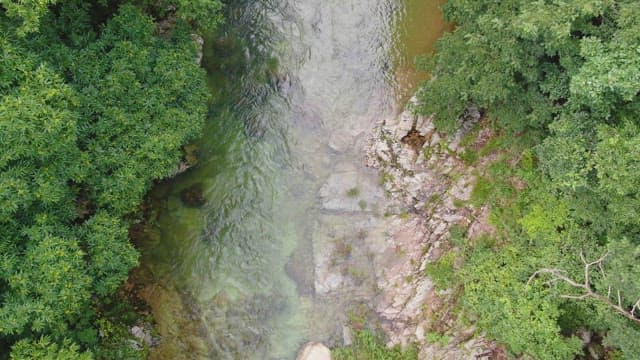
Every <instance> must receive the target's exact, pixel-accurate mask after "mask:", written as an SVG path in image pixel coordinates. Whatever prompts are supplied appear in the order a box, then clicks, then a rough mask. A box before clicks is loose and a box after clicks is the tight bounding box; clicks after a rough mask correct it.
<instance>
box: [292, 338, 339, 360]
mask: <svg viewBox="0 0 640 360" xmlns="http://www.w3.org/2000/svg"><path fill="white" fill-rule="evenodd" d="M296 360H331V350H329V348H328V347H326V346H325V345H324V344H322V343H317V342H310V343H308V344H307V345H305V346H304V347H303V348H302V349H301V350H300V352H299V353H298V357H297V358H296Z"/></svg>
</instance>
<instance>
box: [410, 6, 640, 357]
mask: <svg viewBox="0 0 640 360" xmlns="http://www.w3.org/2000/svg"><path fill="white" fill-rule="evenodd" d="M443 9H444V13H445V16H446V17H447V19H448V20H449V21H451V22H453V23H455V25H456V27H455V29H454V30H453V32H451V33H449V34H445V35H444V36H443V37H442V39H441V40H440V41H439V44H438V46H437V51H436V53H435V54H434V55H432V56H429V57H424V58H422V59H421V60H420V61H419V64H420V65H421V66H423V67H424V68H426V69H429V70H430V71H431V72H432V74H433V75H434V76H433V78H432V79H431V80H429V81H428V82H426V83H425V84H424V85H423V87H422V89H421V92H420V94H419V95H420V99H421V101H422V105H421V107H420V111H422V112H424V113H427V114H431V113H436V120H437V123H438V125H439V126H440V127H441V128H445V129H446V128H449V129H451V128H454V127H455V126H457V119H458V117H459V116H460V115H461V114H462V113H463V111H464V110H465V108H466V107H467V106H469V105H471V104H473V105H475V106H479V107H481V108H485V109H486V110H487V113H488V116H489V118H490V119H492V120H494V123H495V125H496V126H500V127H502V128H503V129H505V130H506V131H507V132H506V133H507V134H509V136H513V135H522V134H524V133H526V134H528V135H529V136H528V138H534V139H536V143H537V145H535V147H534V149H533V152H532V153H533V154H535V155H536V157H535V160H536V161H535V162H534V163H535V164H536V165H537V167H532V168H531V169H529V170H528V171H529V172H530V174H526V173H524V174H523V173H520V174H519V176H523V177H524V178H525V179H526V180H527V185H528V187H527V189H525V190H524V191H520V193H519V194H518V195H517V196H518V199H517V200H516V201H515V203H516V204H518V207H519V208H518V209H515V210H514V211H512V208H505V209H501V208H500V207H501V206H503V204H506V203H513V201H511V202H508V201H507V202H505V201H503V202H500V201H498V202H495V201H494V202H493V203H492V204H493V205H494V206H495V207H496V208H494V215H493V216H494V219H496V223H497V224H503V226H504V228H503V229H501V230H502V231H501V233H502V234H505V235H504V237H505V238H503V239H498V240H499V241H495V242H494V243H495V244H496V245H495V246H494V248H493V249H490V250H486V249H478V250H477V251H473V252H471V253H470V254H469V256H468V259H467V261H466V263H465V265H464V266H463V269H462V274H463V275H464V276H457V278H459V279H462V282H463V285H464V289H465V294H464V295H463V298H462V299H463V304H465V305H466V308H467V309H468V316H469V317H471V318H473V319H475V321H476V322H477V323H478V324H479V325H480V326H481V328H482V329H483V330H485V331H487V333H489V334H490V335H492V336H494V337H495V338H497V339H498V340H499V341H501V342H503V343H504V344H506V345H507V346H508V348H509V349H510V350H511V351H512V352H513V353H514V354H528V355H529V356H532V357H535V358H554V359H556V358H558V359H559V358H571V357H573V356H574V355H575V354H576V353H577V352H579V350H580V349H579V344H577V343H575V341H574V340H572V337H571V335H572V334H575V332H576V331H577V329H579V328H584V327H586V328H589V329H592V330H594V331H597V332H599V333H600V334H601V335H603V337H604V341H603V344H604V345H606V346H609V347H612V348H617V349H619V350H620V351H621V353H622V355H623V356H624V357H625V358H638V357H640V351H639V350H640V349H639V348H638V347H637V346H636V345H635V344H634V342H633V339H636V338H637V336H638V335H640V327H639V326H638V322H639V321H640V318H639V317H638V315H639V314H637V310H638V307H639V306H640V304H638V305H636V304H637V301H638V299H640V289H637V286H635V284H633V281H634V280H633V279H637V276H638V275H637V269H636V263H637V260H638V259H637V254H638V251H640V250H639V249H640V248H639V246H640V222H639V220H638V219H640V217H639V215H640V202H639V201H640V194H639V193H638V190H637V188H638V186H637V185H638V181H637V179H638V178H640V140H639V136H640V135H639V134H638V130H639V129H638V124H639V119H640V100H639V98H638V96H639V94H640V63H639V62H638V61H639V60H638V59H639V58H638V56H637V51H638V43H639V40H640V37H639V36H640V35H638V34H640V32H639V30H640V20H639V19H640V4H639V3H638V2H637V1H631V0H554V1H524V0H510V1H506V2H504V1H501V2H495V1H468V0H450V1H448V2H447V3H446V4H445V5H444V7H443ZM531 135H533V136H531ZM514 139H515V142H514V143H517V141H518V139H519V137H514ZM512 146H513V149H511V151H517V145H515V144H514V145H512ZM496 181H498V180H495V181H493V180H492V179H489V180H486V181H483V182H480V185H482V184H489V183H492V182H496ZM481 190H482V191H481ZM487 191H494V192H497V190H494V189H492V188H491V187H487V186H484V187H483V188H479V189H478V191H476V193H481V192H482V193H483V196H482V198H483V199H489V198H492V197H493V196H494V195H491V194H487V193H486V192H487ZM503 196H509V195H508V194H504V195H503ZM520 214H522V215H520ZM512 217H516V218H515V219H512ZM514 220H515V221H514ZM603 254H606V256H604V257H602V256H603ZM592 259H595V260H592ZM594 261H595V262H594ZM587 264H591V265H589V266H590V267H593V268H594V270H593V271H591V272H590V273H589V276H587V277H586V279H585V275H584V274H585V267H589V266H587ZM596 267H597V268H598V269H599V270H595V268H596ZM532 274H535V276H533V277H531V275H532ZM585 281H586V282H585ZM617 289H620V290H619V291H620V296H618V293H617V291H618V290H617ZM623 289H624V290H623ZM565 312H570V313H571V314H574V316H569V315H567V314H566V313H565ZM575 314H579V316H578V315H575ZM569 318H571V320H568V319H569Z"/></svg>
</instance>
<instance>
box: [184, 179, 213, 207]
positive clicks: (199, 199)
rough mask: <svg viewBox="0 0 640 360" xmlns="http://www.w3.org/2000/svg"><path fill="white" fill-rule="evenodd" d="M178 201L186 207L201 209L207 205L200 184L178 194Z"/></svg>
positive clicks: (202, 187)
mask: <svg viewBox="0 0 640 360" xmlns="http://www.w3.org/2000/svg"><path fill="white" fill-rule="evenodd" d="M180 200H182V203H183V204H184V205H185V206H188V207H202V206H203V205H204V204H206V203H207V199H206V198H205V196H204V186H203V185H202V183H197V184H193V185H191V186H190V187H188V188H186V189H184V190H182V191H181V192H180Z"/></svg>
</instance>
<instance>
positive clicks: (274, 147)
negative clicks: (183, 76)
mask: <svg viewBox="0 0 640 360" xmlns="http://www.w3.org/2000/svg"><path fill="white" fill-rule="evenodd" d="M227 11H228V12H229V15H228V19H229V20H228V23H227V24H226V25H225V28H224V29H223V31H222V33H223V34H224V36H221V37H220V38H219V39H215V40H213V41H210V42H209V43H208V44H205V49H204V53H205V58H204V63H205V67H206V68H207V69H210V70H216V72H215V74H212V76H211V79H210V81H211V82H216V84H217V88H218V89H222V90H219V93H220V97H219V98H216V99H215V100H214V106H213V107H212V108H211V111H210V119H209V121H208V123H207V128H206V129H205V136H204V138H203V139H202V140H201V141H200V142H199V144H198V145H199V148H200V153H201V159H200V161H199V163H198V165H197V166H196V167H194V168H192V169H190V170H189V171H187V172H186V173H184V174H182V175H180V176H178V177H176V178H174V179H172V180H170V181H168V182H167V183H164V184H160V185H159V186H157V187H156V189H155V190H154V194H152V196H153V197H155V198H156V206H155V207H156V210H155V211H156V212H155V213H154V214H153V217H152V218H153V219H154V220H153V223H154V229H152V230H150V231H149V234H150V235H151V236H149V238H148V239H147V240H145V241H143V242H142V243H141V247H142V248H143V257H142V264H141V267H140V270H139V271H140V272H139V276H140V279H142V281H143V282H146V284H147V288H148V289H149V290H148V291H147V290H144V291H143V292H142V293H144V294H145V296H147V297H148V298H149V301H150V302H152V303H154V304H155V305H154V308H155V310H154V312H156V311H157V312H158V314H156V318H157V321H158V322H159V323H160V325H159V328H160V329H163V330H162V332H163V334H162V335H163V344H161V345H160V347H157V348H155V349H153V350H152V352H151V353H152V354H151V358H154V359H162V358H167V359H168V358H172V357H175V356H178V355H177V354H180V353H189V354H190V355H189V356H190V357H192V358H202V359H206V358H210V357H215V358H222V359H225V358H229V359H234V358H246V359H253V358H255V359H264V358H270V359H271V358H273V359H280V358H290V357H293V356H295V353H296V351H297V350H298V348H299V347H300V346H301V345H303V344H304V343H305V342H306V341H309V340H311V341H322V342H324V343H326V344H327V345H330V346H341V345H344V344H345V342H348V339H349V334H350V330H349V324H350V323H351V320H352V319H353V317H354V314H358V313H359V312H360V310H362V309H370V310H371V311H368V310H367V311H363V312H364V313H367V314H369V313H375V309H376V301H377V300H376V298H377V297H378V290H377V288H378V280H379V279H378V278H379V276H380V274H378V273H377V271H379V270H380V269H377V268H376V267H375V266H374V265H376V266H377V265H378V264H380V259H378V260H376V261H378V262H372V261H371V259H370V256H374V257H375V256H378V255H375V253H372V252H371V251H370V249H369V248H368V245H367V246H361V243H362V242H363V241H364V242H367V243H368V244H370V245H372V246H374V247H377V248H380V249H384V250H385V251H387V250H388V249H387V248H386V245H387V242H388V239H387V234H386V232H387V230H386V229H385V227H387V226H388V224H387V221H388V220H389V219H390V216H388V214H386V212H387V211H386V210H388V209H387V204H386V202H387V201H388V200H387V198H386V197H385V193H384V191H383V190H382V189H381V188H380V186H379V182H380V180H379V176H378V171H377V170H375V169H371V168H367V167H366V166H365V164H364V163H363V160H362V154H363V153H364V151H365V148H366V147H367V146H368V143H369V137H370V130H371V128H372V127H373V126H375V124H376V123H377V122H378V121H379V120H380V119H383V118H394V117H395V113H396V112H397V108H398V107H399V105H398V104H399V102H398V101H399V100H398V99H399V98H401V97H402V96H400V93H403V92H406V91H408V90H407V87H408V86H410V84H409V83H408V82H407V83H403V84H402V85H399V84H397V83H395V80H391V79H393V78H394V77H395V76H396V75H395V74H394V72H393V69H391V68H390V64H392V63H393V61H395V60H393V59H392V57H393V56H395V55H393V54H394V52H396V51H399V50H398V49H396V48H395V47H396V46H399V45H397V44H396V41H397V40H398V38H397V37H396V34H397V33H398V31H399V30H398V28H397V27H400V25H399V23H400V22H401V21H404V20H402V19H401V18H399V16H400V15H402V14H404V13H402V12H401V11H400V9H399V8H389V7H388V3H386V2H384V1H377V0H371V1H370V2H369V3H362V4H358V5H357V6H349V7H344V6H343V4H339V3H302V4H299V7H292V6H289V5H287V4H279V5H278V6H276V7H272V8H268V7H265V4H261V3H250V4H243V5H238V8H230V9H227ZM405 15H409V14H408V13H407V14H405ZM411 15H412V16H418V15H419V14H416V13H412V14H411ZM363 24H366V27H363ZM441 30H442V29H441V28H438V27H436V29H434V31H441ZM355 33H358V34H361V35H362V36H360V37H358V36H354V35H353V34H355ZM365 38H366V40H365ZM256 39H260V41H257V40H256ZM371 44H377V45H376V46H372V45H371ZM329 50H331V51H329ZM405 50H406V49H405ZM405 50H402V51H405ZM208 54H214V55H213V57H212V56H209V55H208ZM398 56H399V55H398ZM403 61H405V63H404V64H405V65H406V64H407V63H408V62H410V61H409V60H408V59H406V58H403ZM222 70H224V71H225V72H226V74H227V75H226V76H225V78H221V77H220V74H219V73H218V72H217V71H222ZM413 86H415V84H414V85H413ZM403 96H404V95H403ZM194 186H198V188H199V189H201V190H202V196H201V197H198V199H199V201H198V202H199V203H200V205H201V206H199V207H194V206H188V205H187V204H185V203H184V201H183V200H184V198H183V196H182V194H183V193H184V191H185V190H188V189H192V188H193V187H194ZM391 210H393V209H391ZM396 215H398V216H400V215H402V213H401V212H397V213H396ZM402 216H405V215H402ZM169 293H171V294H174V295H169ZM201 345H204V347H202V346H201Z"/></svg>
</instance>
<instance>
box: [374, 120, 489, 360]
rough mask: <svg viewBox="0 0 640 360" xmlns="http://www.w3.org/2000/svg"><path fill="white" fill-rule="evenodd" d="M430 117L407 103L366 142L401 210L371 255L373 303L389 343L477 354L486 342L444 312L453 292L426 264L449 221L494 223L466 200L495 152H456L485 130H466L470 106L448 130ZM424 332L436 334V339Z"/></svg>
mask: <svg viewBox="0 0 640 360" xmlns="http://www.w3.org/2000/svg"><path fill="white" fill-rule="evenodd" d="M432 120H433V119H432V118H427V117H417V116H414V115H413V113H412V112H411V111H410V110H407V111H405V112H403V113H402V114H401V115H400V116H399V117H398V118H397V119H394V120H388V121H386V122H385V123H383V124H380V125H379V126H377V127H376V128H375V129H374V131H373V136H372V138H371V141H370V144H369V147H368V150H367V155H366V159H365V161H366V164H367V166H369V167H372V168H374V169H378V170H379V171H380V172H381V185H382V186H383V188H384V191H385V192H386V193H387V194H388V196H389V198H390V202H389V203H390V206H392V207H395V208H396V209H398V210H399V211H402V212H403V214H404V216H394V218H393V219H391V220H390V221H389V222H388V228H387V229H388V232H389V237H390V241H389V246H388V248H387V249H386V251H385V252H383V253H380V254H379V256H377V259H376V262H378V263H379V266H376V268H377V269H379V270H378V273H377V274H376V278H377V286H378V289H379V294H380V296H379V297H378V300H377V301H376V308H375V309H376V312H377V313H378V314H379V316H380V317H381V319H382V327H383V329H384V330H385V331H386V333H387V336H388V337H389V339H390V341H391V343H394V344H406V343H408V342H416V343H418V344H419V345H420V349H421V358H425V359H427V358H429V359H431V358H440V359H463V358H482V357H483V356H481V355H482V354H488V353H489V352H488V351H487V349H488V348H490V347H491V346H492V344H489V343H487V342H486V341H485V340H484V339H483V338H482V337H477V338H473V337H472V336H473V334H474V329H472V328H471V329H469V328H464V327H463V326H460V325H459V324H458V322H457V321H456V318H455V316H454V315H451V313H450V311H451V310H452V309H451V304H452V303H453V302H454V301H453V300H454V299H453V298H452V297H454V296H456V294H455V293H453V292H452V291H437V290H436V289H435V287H434V284H433V282H432V281H431V280H430V279H429V278H428V277H427V276H426V275H425V268H426V267H427V265H428V264H430V263H434V262H435V261H437V260H438V259H439V258H440V257H441V256H442V255H443V254H444V253H446V252H448V251H450V250H451V249H452V247H453V245H452V244H450V243H449V238H450V233H449V230H450V229H451V228H452V227H453V226H456V225H457V226H461V227H463V228H470V229H472V232H473V234H474V236H479V235H480V234H481V233H486V232H491V231H493V229H492V227H491V225H490V224H489V223H488V208H486V207H482V208H475V207H473V206H471V205H470V204H469V201H470V198H471V192H472V190H473V186H474V184H475V181H476V174H477V173H478V172H480V171H481V169H482V168H483V167H486V166H487V164H489V163H491V161H493V160H494V159H493V158H492V156H490V155H489V156H487V157H486V158H483V159H479V160H478V161H476V162H475V163H474V165H469V164H466V163H465V162H464V161H462V160H461V156H460V155H461V154H463V153H464V152H465V151H466V150H467V149H466V148H465V147H464V145H463V144H466V146H468V147H470V149H472V150H473V149H474V148H472V146H474V144H476V143H477V142H478V141H482V139H485V138H486V137H487V136H491V134H488V133H487V132H488V131H489V130H480V131H477V132H471V129H472V128H474V126H475V124H476V123H478V121H479V120H480V113H479V112H478V111H477V110H475V109H470V110H468V111H467V114H465V116H464V117H463V118H462V119H461V123H460V126H459V129H458V131H457V132H456V133H455V135H454V136H453V137H447V136H446V135H444V134H442V133H439V132H438V131H436V129H435V126H434V124H433V121H432ZM463 140H464V141H463ZM469 233H471V231H469ZM398 249H399V250H398ZM427 334H439V335H437V336H439V337H440V340H441V341H437V342H435V343H434V336H433V335H432V336H430V337H429V338H428V336H427ZM444 340H446V341H444Z"/></svg>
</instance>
